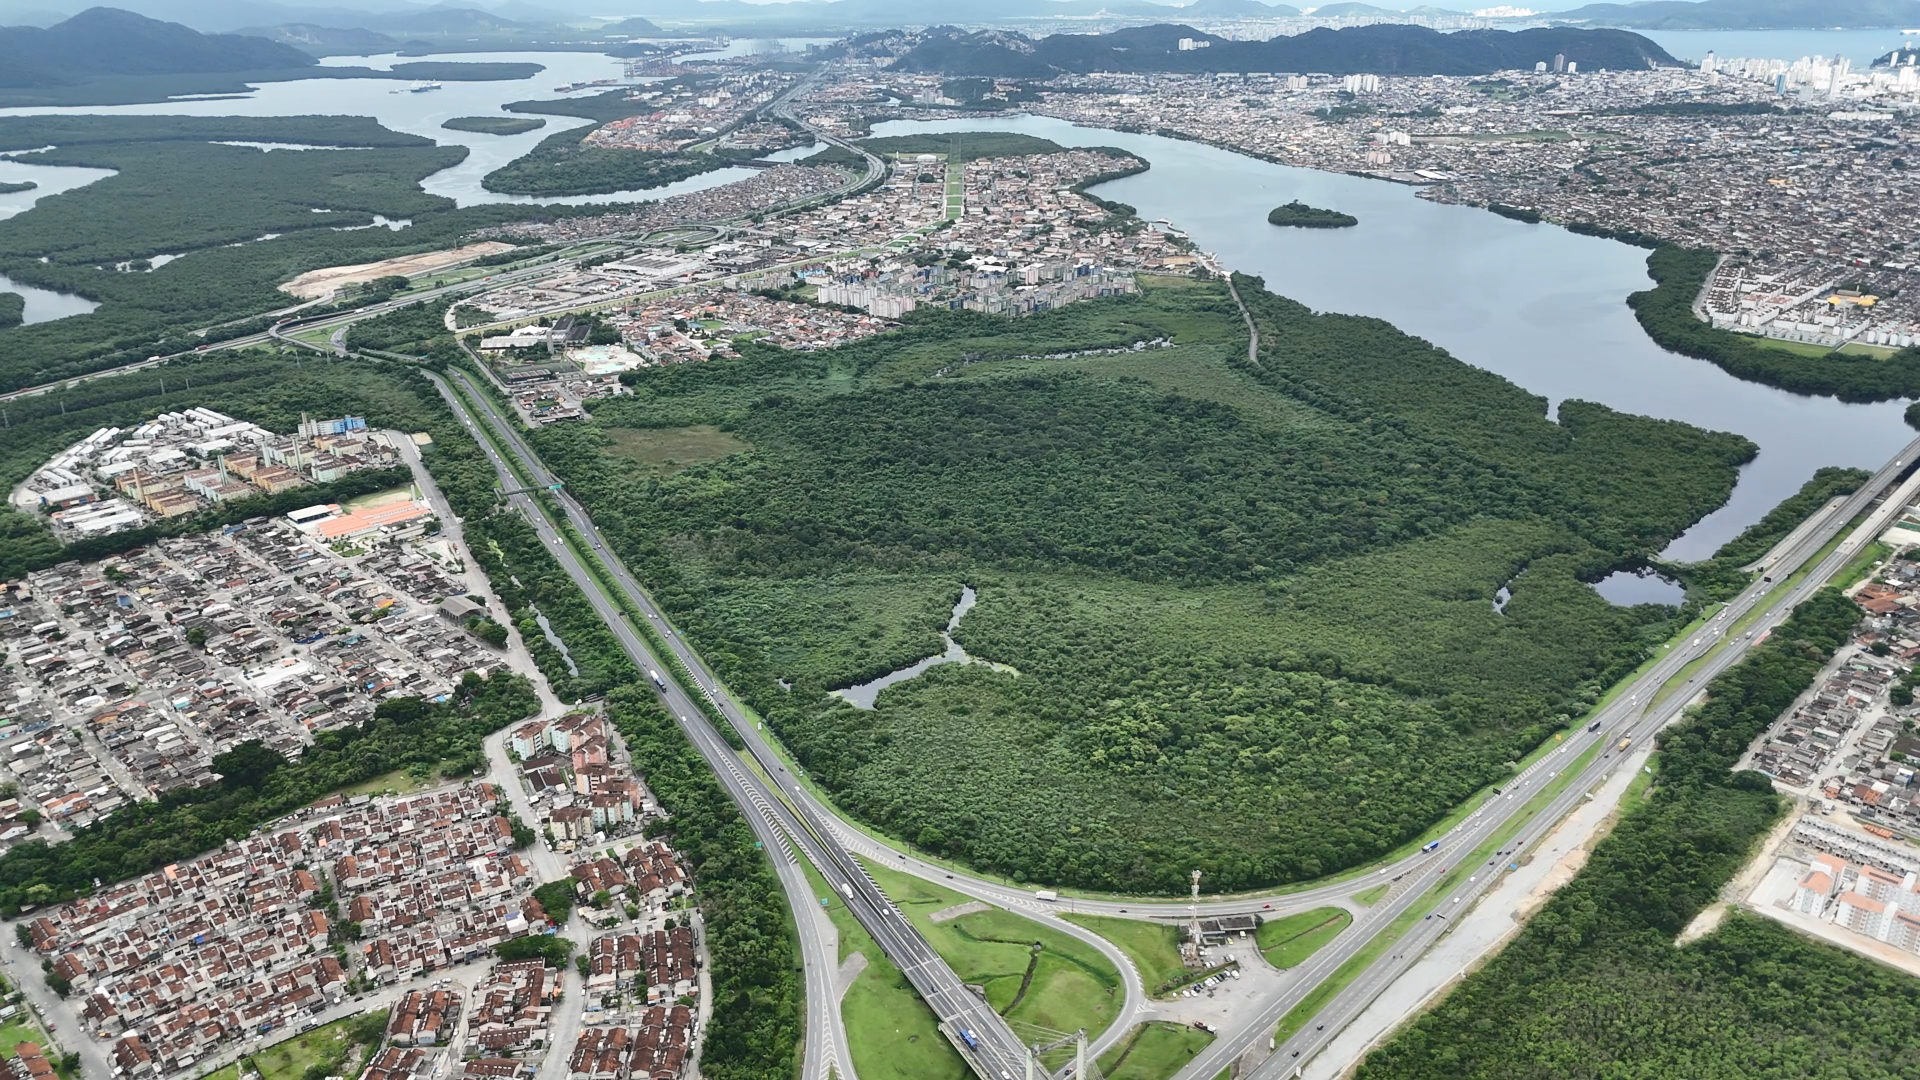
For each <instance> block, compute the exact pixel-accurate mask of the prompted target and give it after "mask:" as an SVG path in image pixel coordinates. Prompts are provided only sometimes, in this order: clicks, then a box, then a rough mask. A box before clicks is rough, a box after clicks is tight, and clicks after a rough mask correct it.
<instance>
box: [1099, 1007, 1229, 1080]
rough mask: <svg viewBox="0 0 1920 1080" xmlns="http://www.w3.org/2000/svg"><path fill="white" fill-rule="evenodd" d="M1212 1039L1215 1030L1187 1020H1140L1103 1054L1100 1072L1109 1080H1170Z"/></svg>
mask: <svg viewBox="0 0 1920 1080" xmlns="http://www.w3.org/2000/svg"><path fill="white" fill-rule="evenodd" d="M1212 1041H1213V1033H1212V1032H1208V1031H1202V1030H1200V1029H1199V1028H1196V1027H1189V1026H1187V1025H1185V1024H1170V1023H1167V1022H1166V1021H1164V1020H1156V1021H1152V1022H1150V1023H1145V1024H1141V1025H1140V1026H1138V1027H1136V1028H1134V1029H1133V1031H1132V1032H1131V1033H1129V1034H1128V1035H1127V1038H1126V1041H1124V1042H1122V1043H1121V1044H1120V1045H1119V1046H1116V1047H1114V1048H1113V1049H1111V1050H1109V1051H1107V1052H1106V1053H1105V1054H1102V1055H1101V1056H1100V1062H1099V1064H1100V1075H1102V1076H1104V1077H1106V1078H1107V1080H1168V1078H1169V1077H1171V1076H1173V1075H1174V1074H1175V1073H1178V1072H1179V1071H1180V1070H1181V1069H1183V1068H1185V1067H1186V1065H1187V1062H1189V1061H1192V1060H1193V1058H1194V1055H1196V1054H1198V1053H1199V1052H1200V1051H1202V1050H1204V1049H1206V1048H1207V1044H1208V1043H1210V1042H1212Z"/></svg>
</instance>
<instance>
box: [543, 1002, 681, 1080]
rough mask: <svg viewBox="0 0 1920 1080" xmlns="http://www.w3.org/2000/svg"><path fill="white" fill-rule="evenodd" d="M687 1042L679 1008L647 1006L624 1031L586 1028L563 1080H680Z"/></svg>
mask: <svg viewBox="0 0 1920 1080" xmlns="http://www.w3.org/2000/svg"><path fill="white" fill-rule="evenodd" d="M692 1038H693V1010H691V1009H689V1008H687V1007H686V1006H685V1005H673V1006H664V1005H656V1006H653V1007H651V1008H648V1009H646V1010H645V1011H644V1012H642V1013H641V1014H640V1016H639V1017H638V1018H637V1022H636V1023H634V1024H632V1025H629V1026H621V1027H590V1028H587V1029H585V1030H584V1031H582V1032H581V1033H580V1037H579V1038H578V1039H576V1040H575V1041H574V1044H573V1053H572V1055H571V1056H569V1057H568V1059H567V1080H681V1078H682V1077H683V1076H685V1075H686V1067H687V1058H688V1047H689V1046H690V1045H691V1042H692Z"/></svg>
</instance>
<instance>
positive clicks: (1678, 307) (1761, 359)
mask: <svg viewBox="0 0 1920 1080" xmlns="http://www.w3.org/2000/svg"><path fill="white" fill-rule="evenodd" d="M1718 261H1719V256H1718V255H1717V254H1715V253H1714V252H1712V251H1708V250H1705V249H1703V248H1681V247H1673V246H1666V247H1660V248H1656V249H1655V250H1654V252H1653V253H1652V254H1651V255H1648V256H1647V274H1648V275H1649V276H1651V277H1652V278H1653V280H1654V287H1653V288H1651V289H1646V290H1644V291H1641V292H1637V293H1634V294H1633V295H1632V296H1629V297H1627V304H1628V305H1629V306H1630V307H1632V308H1633V313H1634V315H1635V316H1637V317H1638V318H1639V320H1640V325H1641V326H1642V327H1644V328H1645V329H1646V331H1647V336H1649V337H1651V338H1653V340H1654V341H1656V342H1658V343H1659V344H1660V346H1661V347H1663V348H1666V349H1671V350H1672V351H1674V352H1677V353H1680V354H1681V355H1683V356H1692V357H1695V358H1697V359H1701V360H1707V361H1710V362H1712V363H1713V364H1715V365H1716V366H1718V367H1719V368H1720V369H1721V370H1723V371H1725V372H1726V373H1727V374H1729V375H1732V376H1734V377H1736V378H1741V379H1745V380H1747V381H1748V382H1757V383H1761V384H1763V385H1766V386H1776V387H1779V388H1780V389H1782V390H1790V391H1792V392H1794V393H1796V394H1821V395H1827V396H1831V397H1836V398H1839V399H1840V400H1841V401H1862V402H1864V401H1885V400H1887V399H1889V398H1902V397H1907V398H1910V397H1920V348H1911V349H1902V350H1900V351H1899V352H1898V353H1895V354H1894V355H1893V356H1890V357H1886V358H1884V359H1883V358H1881V357H1877V356H1856V355H1854V354H1851V353H1842V352H1834V353H1828V354H1826V355H1823V356H1803V355H1801V354H1799V353H1796V352H1790V351H1788V350H1786V349H1779V348H1773V347H1770V346H1768V345H1767V344H1765V342H1764V340H1763V339H1761V338H1755V337H1750V336H1747V335H1744V334H1735V333H1732V332H1731V331H1727V330H1716V329H1714V328H1713V327H1711V326H1709V325H1707V324H1706V323H1704V322H1701V321H1700V320H1699V319H1698V318H1695V317H1694V314H1693V301H1694V298H1695V297H1696V296H1698V295H1699V294H1700V289H1701V287H1702V286H1703V285H1705V284H1706V281H1707V278H1708V276H1709V275H1711V274H1712V273H1713V268H1714V266H1715V264H1716V263H1717V262H1718Z"/></svg>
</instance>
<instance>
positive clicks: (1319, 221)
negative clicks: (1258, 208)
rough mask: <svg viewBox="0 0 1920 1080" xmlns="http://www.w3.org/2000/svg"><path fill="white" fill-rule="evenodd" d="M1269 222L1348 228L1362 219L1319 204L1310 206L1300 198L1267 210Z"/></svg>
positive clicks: (1310, 226) (1318, 227) (1307, 226)
mask: <svg viewBox="0 0 1920 1080" xmlns="http://www.w3.org/2000/svg"><path fill="white" fill-rule="evenodd" d="M1267 224H1269V225H1291V226H1295V227H1298V228H1302V229H1348V228H1352V227H1353V226H1355V225H1358V224H1360V219H1359V218H1357V217H1354V216H1353V215H1352V214H1343V213H1341V212H1340V211H1338V210H1322V209H1321V208H1320V207H1317V206H1308V205H1307V204H1306V203H1303V202H1301V201H1300V200H1299V199H1295V200H1293V201H1292V202H1290V203H1287V204H1286V205H1284V206H1276V207H1274V208H1273V209H1271V210H1269V211H1267Z"/></svg>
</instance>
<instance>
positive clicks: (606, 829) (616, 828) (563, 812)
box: [507, 713, 660, 851]
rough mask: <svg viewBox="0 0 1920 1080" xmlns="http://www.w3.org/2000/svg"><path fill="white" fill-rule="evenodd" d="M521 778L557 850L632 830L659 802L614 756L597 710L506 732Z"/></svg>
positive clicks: (619, 757) (534, 722) (654, 813)
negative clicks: (654, 799)
mask: <svg viewBox="0 0 1920 1080" xmlns="http://www.w3.org/2000/svg"><path fill="white" fill-rule="evenodd" d="M507 746H508V748H509V749H511V750H512V751H513V754H514V756H516V757H518V758H519V759H520V771H521V783H522V784H523V785H524V786H525V788H526V791H527V793H528V800H529V801H530V802H531V804H532V805H533V808H534V811H535V813H537V814H540V815H541V816H542V818H543V821H544V824H545V825H546V827H547V829H548V830H549V832H550V833H551V834H552V836H553V840H554V844H555V846H556V847H557V848H558V849H559V850H561V851H571V850H573V848H574V847H575V845H577V844H579V843H582V842H592V841H595V840H596V839H604V838H606V837H609V836H617V835H621V834H624V833H628V832H631V831H633V830H634V829H635V828H637V827H638V825H639V824H640V823H641V822H642V821H643V820H644V819H645V818H647V817H648V816H658V814H659V812H660V808H659V805H658V804H657V803H655V802H654V801H653V795H652V793H651V792H649V791H648V790H647V786H646V784H644V783H642V782H641V780H640V778H639V777H637V776H635V775H634V774H633V770H632V769H631V768H629V767H628V766H627V764H626V760H625V755H624V753H620V754H618V755H617V756H616V750H615V743H614V740H613V738H612V728H611V725H610V724H609V723H608V722H607V719H606V717H604V716H601V715H599V714H597V713H573V714H571V715H568V716H563V717H560V718H559V719H557V720H530V721H528V722H526V723H524V724H521V725H520V726H519V727H516V728H514V729H513V730H512V731H511V732H509V733H508V735H507Z"/></svg>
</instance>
